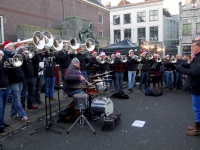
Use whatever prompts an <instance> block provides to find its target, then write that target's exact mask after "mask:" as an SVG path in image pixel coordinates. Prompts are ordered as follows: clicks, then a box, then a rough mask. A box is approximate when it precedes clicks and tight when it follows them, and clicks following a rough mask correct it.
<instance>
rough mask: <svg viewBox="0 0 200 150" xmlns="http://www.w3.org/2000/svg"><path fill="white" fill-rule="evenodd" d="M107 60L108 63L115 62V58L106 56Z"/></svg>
mask: <svg viewBox="0 0 200 150" xmlns="http://www.w3.org/2000/svg"><path fill="white" fill-rule="evenodd" d="M105 62H107V63H108V64H113V63H114V62H115V59H113V58H108V57H106V58H105Z"/></svg>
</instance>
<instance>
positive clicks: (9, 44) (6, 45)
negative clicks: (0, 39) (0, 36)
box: [2, 41, 14, 49]
mask: <svg viewBox="0 0 200 150" xmlns="http://www.w3.org/2000/svg"><path fill="white" fill-rule="evenodd" d="M11 45H14V43H12V42H11V41H5V42H4V43H3V44H2V46H3V48H4V49H6V48H7V47H8V46H11Z"/></svg>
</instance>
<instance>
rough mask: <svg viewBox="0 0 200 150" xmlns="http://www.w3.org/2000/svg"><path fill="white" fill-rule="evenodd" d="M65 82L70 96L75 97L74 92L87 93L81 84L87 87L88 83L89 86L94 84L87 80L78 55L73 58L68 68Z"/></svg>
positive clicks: (65, 87)
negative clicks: (81, 69)
mask: <svg viewBox="0 0 200 150" xmlns="http://www.w3.org/2000/svg"><path fill="white" fill-rule="evenodd" d="M64 82H65V83H64V90H65V92H66V94H67V95H68V96H69V97H73V95H74V94H80V93H84V94H85V92H84V91H83V89H81V86H83V87H86V86H87V85H86V84H88V86H92V84H91V83H89V82H87V80H86V79H85V78H84V76H83V74H82V73H81V71H80V61H79V60H78V59H77V58H76V57H75V58H73V59H72V61H71V64H70V66H69V67H68V69H67V72H66V74H65V77H64ZM86 82H87V83H86ZM78 86H80V87H78ZM73 87H77V88H73Z"/></svg>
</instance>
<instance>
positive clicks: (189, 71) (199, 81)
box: [176, 53, 200, 95]
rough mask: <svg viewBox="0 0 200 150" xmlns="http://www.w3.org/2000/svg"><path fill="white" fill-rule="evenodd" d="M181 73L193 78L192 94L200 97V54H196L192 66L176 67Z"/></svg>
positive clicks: (190, 90) (190, 91)
mask: <svg viewBox="0 0 200 150" xmlns="http://www.w3.org/2000/svg"><path fill="white" fill-rule="evenodd" d="M176 70H178V71H179V72H181V73H183V74H185V75H188V76H191V88H190V89H189V90H188V91H189V93H190V94H194V95H200V90H199V89H200V53H198V54H196V56H195V57H194V59H193V60H192V62H191V63H190V64H182V65H178V66H177V67H176Z"/></svg>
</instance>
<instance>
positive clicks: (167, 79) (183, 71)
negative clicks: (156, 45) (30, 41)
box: [0, 40, 200, 135]
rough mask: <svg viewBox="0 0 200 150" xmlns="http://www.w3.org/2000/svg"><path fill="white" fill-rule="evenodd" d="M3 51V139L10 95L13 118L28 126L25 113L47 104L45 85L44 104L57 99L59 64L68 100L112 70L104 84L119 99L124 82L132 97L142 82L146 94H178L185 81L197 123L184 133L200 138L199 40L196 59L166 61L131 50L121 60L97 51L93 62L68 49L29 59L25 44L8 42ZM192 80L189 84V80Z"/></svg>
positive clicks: (167, 58)
mask: <svg viewBox="0 0 200 150" xmlns="http://www.w3.org/2000/svg"><path fill="white" fill-rule="evenodd" d="M14 46H16V48H15V47H14ZM3 48H4V50H3V51H0V77H1V81H0V107H1V108H0V111H1V112H0V134H1V133H4V128H5V127H9V125H8V124H6V123H5V122H4V113H5V106H6V103H7V100H8V97H9V95H12V102H11V111H10V117H11V118H15V119H21V121H24V122H28V121H29V119H28V117H27V114H26V108H28V109H38V106H37V105H40V104H43V102H42V100H41V97H40V93H41V88H42V85H43V83H45V84H44V85H45V98H46V100H49V101H50V100H56V98H54V86H55V76H56V70H55V66H56V64H59V66H60V74H61V75H62V80H63V91H64V93H65V94H67V95H68V96H69V97H73V95H74V94H78V93H81V92H84V93H85V92H86V91H84V90H82V89H74V88H71V87H72V86H74V85H80V84H81V85H86V84H87V85H88V86H92V82H93V81H92V78H91V77H92V76H95V75H97V76H96V77H97V78H101V77H102V78H103V76H101V75H105V73H106V72H109V71H110V75H111V76H109V80H106V81H105V84H106V87H112V86H114V88H115V93H117V94H119V95H123V93H124V92H123V90H122V89H123V85H124V79H126V78H127V80H128V82H127V83H128V92H129V93H132V92H134V90H133V89H134V87H135V85H136V81H137V82H139V86H137V91H141V90H142V89H143V88H142V85H143V84H144V90H146V88H148V87H149V86H152V87H153V88H154V87H157V86H159V87H163V88H168V89H169V90H177V89H182V88H183V87H184V86H183V85H185V84H183V83H184V82H185V83H187V84H189V85H190V86H189V87H187V90H188V91H189V92H190V93H191V95H192V100H193V105H194V106H193V108H194V111H195V113H196V121H195V125H194V126H193V127H189V128H188V129H189V131H187V132H186V134H188V135H198V133H197V132H196V131H197V130H199V128H200V96H199V95H200V92H199V90H198V88H199V87H200V78H199V76H200V71H199V70H200V69H199V67H200V58H199V56H200V40H196V41H194V42H193V44H192V50H193V53H194V57H191V56H190V55H185V56H183V57H182V56H181V55H176V56H171V57H170V56H169V55H166V56H165V57H164V58H162V56H161V55H159V53H157V52H154V53H153V54H151V53H150V52H149V51H148V50H141V51H140V54H139V55H138V56H137V55H135V53H134V50H132V49H131V50H129V51H128V55H122V54H121V53H120V51H118V50H116V53H113V54H107V55H106V53H105V52H103V51H101V52H100V54H99V55H97V51H96V50H93V51H92V52H91V57H87V55H86V54H85V53H84V50H83V49H82V48H78V49H77V50H73V49H71V48H70V46H66V45H64V46H63V48H62V50H60V51H58V52H57V53H56V54H55V53H54V52H51V51H50V50H48V49H46V48H44V49H43V50H41V51H39V52H37V53H36V54H35V55H33V57H30V56H29V54H30V53H29V50H28V47H27V45H24V44H17V45H14V43H12V42H10V41H6V42H4V43H3ZM75 51H76V53H75ZM16 55H20V56H22V58H23V63H22V65H21V66H18V67H15V63H16V62H15V59H14V58H15V56H16ZM17 61H19V60H17ZM9 63H10V65H8V64H9ZM5 64H7V65H5ZM189 78H190V81H188V80H189ZM27 93H28V95H27Z"/></svg>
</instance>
